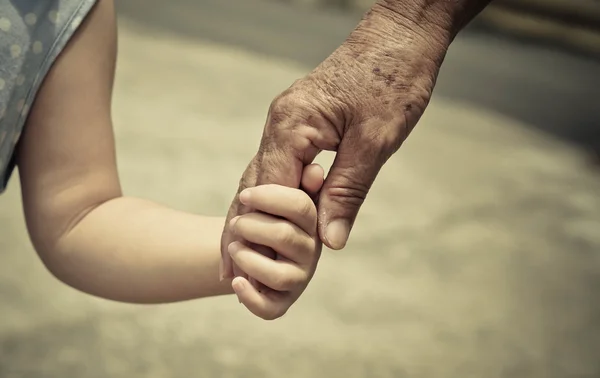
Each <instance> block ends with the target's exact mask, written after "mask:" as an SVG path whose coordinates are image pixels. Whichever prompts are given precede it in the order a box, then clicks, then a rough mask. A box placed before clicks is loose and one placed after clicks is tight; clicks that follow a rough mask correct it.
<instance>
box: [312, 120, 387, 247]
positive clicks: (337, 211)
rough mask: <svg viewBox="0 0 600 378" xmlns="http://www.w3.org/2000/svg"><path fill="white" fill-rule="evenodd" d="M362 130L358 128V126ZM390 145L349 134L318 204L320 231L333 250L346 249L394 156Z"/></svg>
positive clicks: (341, 147)
mask: <svg viewBox="0 0 600 378" xmlns="http://www.w3.org/2000/svg"><path fill="white" fill-rule="evenodd" d="M355 129H358V128H355ZM391 150H393V148H390V147H389V146H387V145H386V143H381V141H380V140H378V139H377V138H372V137H371V138H367V137H366V136H364V135H356V134H355V135H352V134H349V135H345V136H344V139H342V142H341V143H340V146H339V148H338V151H337V154H336V157H335V160H334V162H333V165H332V166H331V169H330V170H329V173H328V174H327V178H326V179H325V184H324V185H323V189H322V190H321V193H320V196H319V203H318V214H319V234H320V236H321V240H322V241H323V243H325V245H327V246H328V247H329V248H331V249H336V250H339V249H342V248H343V247H344V246H345V245H346V242H347V241H348V237H349V235H350V230H351V229H352V225H353V224H354V221H355V219H356V216H357V215H358V211H359V210H360V207H361V205H362V204H363V202H364V200H365V198H366V197H367V194H368V192H369V189H370V188H371V185H372V184H373V181H374V180H375V178H376V177H377V174H378V173H379V171H380V170H381V167H382V166H383V164H384V163H385V161H386V160H387V159H388V157H389V156H391V153H392V152H390V151H391Z"/></svg>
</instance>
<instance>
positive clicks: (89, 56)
mask: <svg viewBox="0 0 600 378" xmlns="http://www.w3.org/2000/svg"><path fill="white" fill-rule="evenodd" d="M115 60H116V29H115V19H114V9H113V2H112V0H102V1H99V2H98V4H97V5H96V7H95V8H94V9H93V10H92V12H91V13H90V14H89V16H88V17H87V18H86V20H85V22H84V23H83V24H82V26H81V27H80V29H79V30H78V31H77V33H76V35H75V36H74V38H73V39H72V40H71V41H70V42H69V45H68V46H67V48H66V49H65V50H64V51H63V52H62V54H61V55H60V57H59V58H58V59H57V61H56V62H55V64H54V66H53V68H52V70H51V71H50V73H49V75H48V76H47V77H46V78H45V81H44V83H43V85H42V87H41V88H40V91H39V92H38V95H37V97H36V101H35V103H34V105H33V107H32V109H31V112H30V114H29V117H28V120H27V125H26V128H25V133H24V135H23V136H22V137H21V141H20V144H19V148H18V152H17V164H18V167H19V172H20V178H21V186H22V195H23V204H24V210H25V216H26V221H27V227H28V230H29V234H30V237H31V240H32V242H33V244H34V247H35V249H36V251H37V252H38V254H39V256H40V258H41V259H42V260H43V262H44V263H45V265H46V266H47V268H48V269H49V270H50V271H51V272H52V273H53V274H54V275H55V276H56V277H57V278H59V279H60V280H61V281H63V282H65V283H66V284H68V285H70V286H72V287H74V288H76V289H78V290H81V291H83V292H86V293H89V294H92V295H96V296H99V297H104V298H107V299H112V300H117V301H124V302H134V303H164V302H174V301H181V300H188V299H194V298H200V297H206V296H214V295H220V294H227V293H233V290H232V283H231V280H225V281H220V280H219V273H218V266H219V262H220V235H221V232H222V224H223V222H224V219H223V218H211V217H203V216H199V215H194V214H189V213H185V212H181V211H176V210H173V209H169V208H167V207H164V206H161V205H159V204H155V203H152V202H150V201H146V200H141V199H136V198H129V197H124V196H123V195H122V192H121V187H120V183H119V179H118V175H117V167H116V158H115V146H114V137H113V132H112V123H111V114H110V113H111V109H110V108H111V106H110V103H111V93H112V83H113V77H114V70H115ZM319 169H320V168H319ZM309 171H310V168H307V172H309ZM319 172H320V178H317V179H314V180H308V186H306V185H305V187H307V188H309V189H310V188H313V191H318V189H319V188H320V186H321V184H322V176H323V172H322V170H320V171H319ZM306 182H307V181H306V180H304V181H303V184H305V183H306ZM255 189H257V190H256V191H255V192H252V193H253V194H256V195H257V196H256V198H260V193H262V192H263V191H265V190H267V191H268V190H273V188H269V187H265V188H255ZM286 191H292V192H291V193H295V194H296V195H298V194H303V192H301V191H300V190H294V189H286ZM288 194H289V193H288ZM305 196H306V195H305ZM263 197H264V196H263ZM252 198H254V196H253V197H252ZM306 198H307V197H304V200H306ZM277 203H278V202H277ZM305 205H306V204H305ZM261 206H262V207H261ZM257 208H261V209H263V210H264V211H267V212H268V211H269V209H268V208H267V207H265V206H263V205H261V204H260V203H257ZM288 210H290V209H288ZM273 211H274V213H275V214H277V215H281V216H285V214H286V213H282V212H281V211H279V210H277V208H274V209H273ZM300 215H302V216H301V217H300V218H299V219H297V220H296V221H297V222H299V223H300V224H304V225H305V224H306V222H305V221H303V219H305V218H306V216H308V217H309V218H310V217H312V216H313V213H310V214H308V213H306V214H305V213H303V214H300ZM290 218H291V219H290V221H291V222H294V219H295V218H293V217H292V216H291V215H290ZM261 219H262V218H261ZM247 221H248V219H246V218H244V219H243V220H242V222H241V223H240V225H244V224H248V222H247ZM281 222H284V221H283V220H282V221H281ZM303 222H304V223H303ZM288 223H289V222H288ZM288 223H286V224H287V225H288V226H291V223H289V224H288ZM252 224H253V223H252V222H250V226H251V227H250V228H242V229H240V231H239V233H240V236H241V237H247V239H248V240H254V239H252V238H253V237H254V236H253V235H254V234H253V232H254V231H256V230H257V228H256V227H252ZM261 225H262V224H261ZM261 227H262V226H261ZM260 230H264V231H266V232H271V231H272V229H270V228H268V227H263V228H260ZM307 235H308V233H304V234H300V233H294V236H298V238H294V239H290V240H289V242H293V241H295V240H304V243H307V240H306V237H307ZM266 241H268V240H266ZM305 246H306V244H305ZM315 247H316V245H315ZM319 248H320V245H319ZM315 251H316V250H313V251H312V252H311V251H308V252H311V253H308V255H307V256H308V258H304V257H302V258H301V259H298V262H296V261H294V262H293V263H292V262H291V261H292V260H290V263H289V265H290V266H291V265H294V263H295V264H296V265H294V266H297V267H299V269H300V270H301V271H302V272H307V273H309V274H304V275H302V274H298V271H297V270H293V269H288V270H281V269H279V268H278V267H279V265H277V266H275V267H274V266H270V267H269V266H267V267H266V270H265V269H261V268H260V267H256V266H255V265H256V264H260V263H262V262H261V261H258V262H254V261H248V262H247V263H246V264H245V265H244V266H245V267H246V268H247V269H248V271H249V272H253V273H255V274H257V275H258V276H259V277H261V279H264V277H263V276H261V274H265V272H266V271H268V270H269V269H272V273H273V276H276V277H278V278H277V279H278V280H279V281H281V282H283V283H287V285H284V286H278V285H273V286H274V287H275V289H277V288H280V289H282V290H281V291H280V292H278V293H276V292H275V291H273V292H269V293H265V294H264V295H271V296H273V295H278V296H277V301H276V302H277V306H271V305H268V304H264V303H263V302H260V300H261V298H262V296H263V293H258V294H257V292H254V291H252V290H250V291H247V290H245V288H243V289H240V288H239V281H240V279H239V278H238V279H237V281H236V287H237V288H238V289H236V290H238V294H239V296H240V299H241V300H242V301H243V302H244V304H246V305H247V306H248V307H249V308H251V310H253V312H254V313H255V314H257V315H258V316H261V317H263V318H274V317H277V315H280V314H283V313H284V312H285V310H287V307H289V305H291V304H292V303H293V302H294V301H295V299H296V298H297V296H298V295H299V294H300V293H301V292H302V290H303V289H304V287H305V286H306V284H307V283H308V281H309V280H310V277H312V271H314V266H316V261H317V259H318V253H315ZM303 252H306V249H296V247H295V246H292V248H283V249H282V254H283V255H284V256H291V257H292V258H296V257H295V255H294V253H303ZM238 255H239V256H242V257H241V258H242V259H244V256H246V254H244V253H240V254H238ZM278 264H279V262H278ZM263 265H264V264H263ZM287 272H290V274H292V275H294V274H295V275H294V276H293V277H292V278H291V279H290V280H289V281H286V280H285V279H283V278H282V277H283V276H284V275H285V274H287ZM264 280H265V283H266V284H268V283H271V281H269V280H267V279H264ZM279 281H278V282H279ZM241 284H242V286H244V284H245V281H242V282H241ZM283 289H287V290H283ZM256 295H258V298H259V299H256ZM253 298H254V299H253ZM269 303H275V302H273V301H271V302H269ZM286 306H287V307H286Z"/></svg>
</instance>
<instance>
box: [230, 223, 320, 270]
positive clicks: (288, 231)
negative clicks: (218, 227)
mask: <svg viewBox="0 0 600 378" xmlns="http://www.w3.org/2000/svg"><path fill="white" fill-rule="evenodd" d="M230 226H231V230H232V231H233V233H234V234H235V235H236V236H238V237H239V238H241V239H244V240H246V241H248V242H250V243H254V244H258V245H263V246H267V247H270V248H272V249H273V250H275V251H276V252H277V253H279V254H280V255H282V256H284V257H286V258H288V259H290V260H292V261H293V262H296V263H298V264H303V265H304V264H309V263H311V262H312V260H314V258H315V253H316V251H317V250H318V248H316V244H317V243H318V241H317V240H315V239H313V238H311V237H310V236H308V234H307V233H305V232H304V231H302V229H300V228H299V227H298V226H296V225H295V224H293V223H291V222H288V221H286V220H283V219H280V218H275V217H273V216H270V215H267V214H263V213H249V214H245V215H242V216H239V217H236V218H234V219H232V221H231V224H230ZM246 273H250V272H248V271H246ZM251 276H252V275H251Z"/></svg>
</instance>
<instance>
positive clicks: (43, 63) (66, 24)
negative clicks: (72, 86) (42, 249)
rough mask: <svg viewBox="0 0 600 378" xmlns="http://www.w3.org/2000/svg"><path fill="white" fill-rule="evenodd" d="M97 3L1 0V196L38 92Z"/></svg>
mask: <svg viewBox="0 0 600 378" xmlns="http://www.w3.org/2000/svg"><path fill="white" fill-rule="evenodd" d="M95 3H96V0H0V193H1V192H3V191H4V190H5V188H6V184H7V182H8V179H9V178H10V175H11V173H12V171H13V168H14V166H15V161H14V151H15V146H16V145H17V143H18V141H19V137H20V136H21V132H22V131H23V126H24V124H25V120H26V118H27V114H28V112H29V109H30V108H31V105H32V103H33V101H34V99H35V96H36V94H37V91H38V89H39V87H40V85H41V83H42V82H43V80H44V78H45V77H46V75H47V74H48V71H49V70H50V67H51V66H52V64H53V63H54V61H55V60H56V57H57V56H58V55H59V54H60V52H61V51H62V50H63V49H64V48H65V46H66V44H67V42H68V41H69V39H70V38H71V37H72V36H73V33H74V32H75V31H76V29H77V27H78V26H79V25H80V24H81V22H82V20H83V19H84V18H85V16H86V15H87V14H88V13H89V11H90V10H91V9H92V7H93V6H94V4H95Z"/></svg>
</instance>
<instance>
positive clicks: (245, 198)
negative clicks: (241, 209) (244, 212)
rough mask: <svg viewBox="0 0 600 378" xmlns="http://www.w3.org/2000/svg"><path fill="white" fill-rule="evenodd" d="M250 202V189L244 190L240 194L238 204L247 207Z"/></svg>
mask: <svg viewBox="0 0 600 378" xmlns="http://www.w3.org/2000/svg"><path fill="white" fill-rule="evenodd" d="M249 201H250V189H244V190H242V192H241V193H240V202H241V203H243V204H244V205H247V204H248V202H249Z"/></svg>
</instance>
